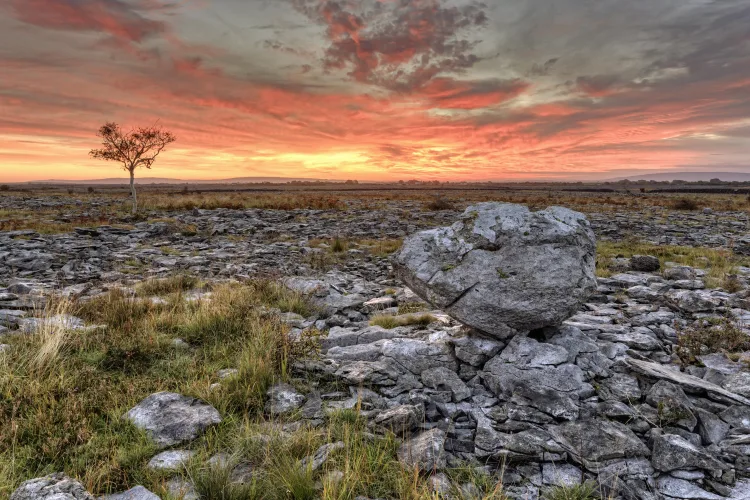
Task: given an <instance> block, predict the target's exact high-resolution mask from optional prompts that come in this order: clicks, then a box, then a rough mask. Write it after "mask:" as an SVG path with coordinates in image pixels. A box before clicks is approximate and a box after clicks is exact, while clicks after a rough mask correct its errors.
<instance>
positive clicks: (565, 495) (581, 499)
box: [544, 481, 599, 500]
mask: <svg viewBox="0 0 750 500" xmlns="http://www.w3.org/2000/svg"><path fill="white" fill-rule="evenodd" d="M544 498H545V499H546V500H596V499H597V498H599V494H598V492H597V488H596V483H594V482H592V481H586V482H584V483H581V484H575V485H573V486H555V487H553V488H551V489H550V490H549V491H548V492H547V494H546V495H545V496H544Z"/></svg>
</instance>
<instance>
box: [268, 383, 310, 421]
mask: <svg viewBox="0 0 750 500" xmlns="http://www.w3.org/2000/svg"><path fill="white" fill-rule="evenodd" d="M267 394H268V397H269V399H268V401H267V402H266V412H268V413H269V414H271V415H284V414H287V413H290V412H293V411H294V410H296V409H298V408H299V407H300V406H302V403H304V402H305V396H303V395H302V394H300V393H299V392H297V390H296V389H295V388H294V387H292V386H291V385H289V384H276V385H274V386H272V387H271V388H270V389H268V392H267Z"/></svg>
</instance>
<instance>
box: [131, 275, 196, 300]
mask: <svg viewBox="0 0 750 500" xmlns="http://www.w3.org/2000/svg"><path fill="white" fill-rule="evenodd" d="M199 284H200V281H199V280H198V278H196V277H194V276H190V275H187V274H178V275H175V276H170V277H169V278H162V279H150V280H147V281H144V282H143V283H140V284H139V285H138V287H137V288H136V293H137V294H138V295H140V296H145V297H150V296H154V295H158V296H162V295H169V294H172V293H178V292H187V291H188V290H192V289H194V288H196V287H198V286H199Z"/></svg>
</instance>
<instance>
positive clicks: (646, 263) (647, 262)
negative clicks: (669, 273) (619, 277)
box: [630, 255, 661, 273]
mask: <svg viewBox="0 0 750 500" xmlns="http://www.w3.org/2000/svg"><path fill="white" fill-rule="evenodd" d="M660 267H661V264H659V259H658V257H654V256H653V255H633V256H632V257H631V258H630V269H632V270H633V271H642V272H646V273H652V272H655V271H658V270H659V268H660Z"/></svg>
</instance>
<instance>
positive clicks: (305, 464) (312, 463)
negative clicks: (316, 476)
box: [299, 441, 344, 471]
mask: <svg viewBox="0 0 750 500" xmlns="http://www.w3.org/2000/svg"><path fill="white" fill-rule="evenodd" d="M343 448H344V442H343V441H337V442H335V443H328V444H324V445H323V446H321V447H320V448H318V450H317V451H316V452H315V454H314V455H312V456H309V457H305V458H303V459H302V460H300V464H299V465H300V468H301V469H303V470H304V469H308V468H309V469H310V470H313V471H316V470H318V469H320V468H321V467H322V466H323V464H324V463H326V461H327V460H328V457H330V456H331V453H333V452H334V451H336V450H341V449H343Z"/></svg>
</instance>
